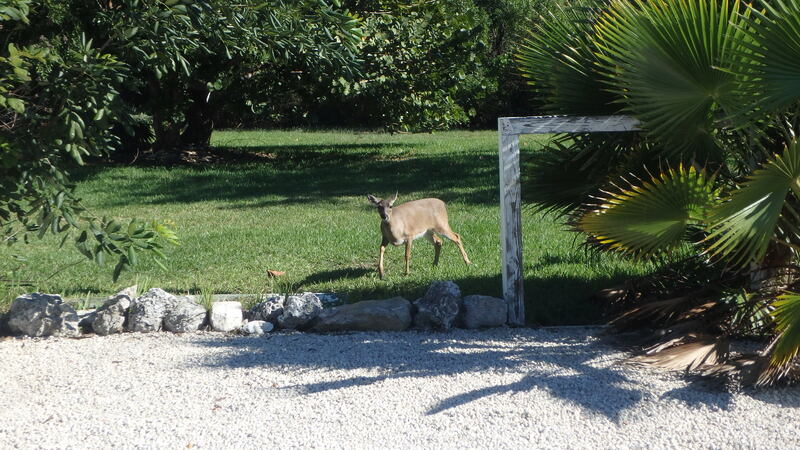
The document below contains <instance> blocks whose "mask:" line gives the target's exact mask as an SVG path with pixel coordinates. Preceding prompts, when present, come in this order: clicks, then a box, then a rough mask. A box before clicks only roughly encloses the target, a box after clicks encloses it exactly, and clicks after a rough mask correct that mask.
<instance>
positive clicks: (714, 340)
mask: <svg viewBox="0 0 800 450" xmlns="http://www.w3.org/2000/svg"><path fill="white" fill-rule="evenodd" d="M667 344H668V346H665V345H658V346H655V347H654V348H653V349H651V350H650V351H648V352H646V353H645V354H643V355H639V356H635V357H633V358H631V359H630V362H632V363H635V364H643V365H648V366H654V367H661V368H664V369H670V370H685V371H687V372H688V371H692V370H695V369H702V368H706V367H710V366H713V365H715V364H719V363H720V362H722V361H725V360H726V359H727V357H728V354H729V351H730V350H729V343H728V341H727V340H726V339H720V338H718V337H716V336H708V335H696V334H688V335H686V336H683V337H681V338H676V339H674V340H671V341H670V342H669V343H667Z"/></svg>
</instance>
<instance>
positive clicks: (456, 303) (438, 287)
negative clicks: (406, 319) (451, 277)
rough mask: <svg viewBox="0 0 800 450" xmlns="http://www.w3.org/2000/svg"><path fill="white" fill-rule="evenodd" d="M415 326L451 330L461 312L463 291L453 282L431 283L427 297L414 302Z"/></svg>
mask: <svg viewBox="0 0 800 450" xmlns="http://www.w3.org/2000/svg"><path fill="white" fill-rule="evenodd" d="M414 309H415V311H416V313H415V315H414V326H416V327H417V328H423V329H440V330H449V329H450V328H452V327H453V325H454V324H455V322H456V319H457V318H458V314H459V312H460V311H461V289H460V288H459V287H458V285H457V284H455V283H453V282H452V281H435V282H433V283H431V286H430V287H429V288H428V292H426V293H425V296H424V297H422V298H420V299H418V300H417V301H415V302H414Z"/></svg>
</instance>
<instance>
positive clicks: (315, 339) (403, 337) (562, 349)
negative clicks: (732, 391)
mask: <svg viewBox="0 0 800 450" xmlns="http://www.w3.org/2000/svg"><path fill="white" fill-rule="evenodd" d="M565 334H566V335H567V336H565ZM487 341H494V342H497V345H491V344H489V345H487ZM200 345H205V346H209V347H217V348H220V347H224V348H226V349H228V350H229V351H228V352H226V355H225V357H224V358H223V359H221V360H220V359H215V360H209V361H206V365H208V366H211V367H221V368H258V367H264V368H274V369H277V370H281V371H284V372H292V371H297V372H298V373H301V372H305V371H309V370H320V369H323V370H326V371H327V370H344V371H350V370H368V371H370V372H372V373H373V374H370V375H360V376H350V377H348V375H347V374H346V373H345V374H344V375H339V376H344V377H345V378H343V379H332V378H336V377H337V375H336V374H331V375H328V376H326V377H327V378H329V379H331V380H330V381H319V382H315V383H309V384H298V385H295V386H289V387H288V388H289V389H293V390H297V391H299V392H301V393H304V394H315V393H319V392H324V391H329V390H338V389H348V388H353V387H358V386H367V385H371V384H373V383H378V382H381V381H383V380H387V379H402V378H430V377H453V378H452V379H453V380H455V376H457V375H459V374H465V373H475V372H479V373H485V374H486V375H487V378H488V379H491V378H492V377H493V375H495V374H509V373H518V374H519V375H520V378H519V380H518V381H515V382H513V383H510V384H498V385H495V386H489V387H484V388H481V389H476V390H472V391H469V392H464V393H462V394H458V395H455V396H451V397H448V398H444V399H441V400H439V401H438V402H437V403H436V404H434V405H432V406H431V407H430V409H429V410H428V412H427V414H428V415H434V414H438V413H441V412H443V411H447V410H449V409H452V408H457V407H459V406H461V405H464V404H467V403H470V402H473V401H476V400H479V399H482V398H485V397H491V396H494V395H497V394H504V393H515V392H525V391H536V390H543V391H546V392H548V393H549V394H550V395H551V396H553V397H555V398H559V399H562V400H565V401H567V402H569V403H571V404H573V405H576V406H579V407H580V408H582V409H583V410H584V411H585V412H586V413H587V414H591V415H594V414H597V415H602V416H604V417H606V418H608V419H609V420H611V421H613V422H615V423H617V422H619V419H620V415H621V414H622V413H623V412H625V411H626V410H629V409H631V408H633V407H635V406H636V405H637V404H638V403H640V402H642V401H644V400H647V401H650V402H652V401H658V399H656V398H654V397H653V396H652V395H650V393H649V392H647V391H646V389H645V388H637V387H635V385H634V383H635V380H631V379H629V378H628V376H627V374H626V372H625V371H622V370H619V368H618V367H617V366H612V367H608V368H603V367H597V365H604V364H603V363H600V364H596V363H594V362H593V361H594V360H595V359H599V358H604V357H607V356H608V355H609V354H610V353H613V352H614V350H613V349H612V348H610V347H608V346H606V345H603V344H599V343H597V342H596V341H594V340H592V339H588V338H587V336H586V335H583V334H581V332H577V333H576V332H571V331H570V332H566V333H565V332H564V331H561V330H559V331H554V330H531V329H518V330H509V329H497V330H488V331H485V332H466V331H462V330H455V331H453V332H450V333H427V332H414V331H409V332H403V333H352V334H337V335H320V334H311V333H291V334H284V333H278V334H273V335H269V336H268V337H265V338H246V337H238V338H234V339H208V340H206V341H202V342H201V343H200ZM453 382H455V381H453ZM688 389H689V388H687V390H677V391H672V392H670V393H669V394H668V397H669V398H672V399H674V400H679V401H682V402H685V403H687V404H690V405H696V404H697V403H702V404H705V405H713V406H717V407H720V408H727V405H728V403H729V400H730V396H729V395H728V394H725V393H722V392H718V393H714V392H709V393H705V395H700V396H697V395H694V394H695V393H691V394H690V393H689V392H688ZM662 398H663V397H662ZM698 398H699V400H698Z"/></svg>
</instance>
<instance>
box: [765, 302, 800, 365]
mask: <svg viewBox="0 0 800 450" xmlns="http://www.w3.org/2000/svg"><path fill="white" fill-rule="evenodd" d="M773 306H774V307H775V311H773V313H772V315H773V317H774V318H775V329H776V331H777V332H778V340H777V342H776V343H775V348H774V350H773V351H772V357H771V359H770V366H773V367H782V366H786V365H787V364H789V363H790V362H791V361H792V360H793V359H794V358H795V357H797V355H798V353H800V294H796V293H794V292H787V293H785V294H783V295H781V296H780V297H778V300H777V301H776V302H775V303H774V304H773Z"/></svg>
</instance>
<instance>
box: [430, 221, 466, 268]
mask: <svg viewBox="0 0 800 450" xmlns="http://www.w3.org/2000/svg"><path fill="white" fill-rule="evenodd" d="M437 233H439V234H440V235H442V236H444V237H446V238H447V239H450V240H451V241H453V242H455V243H456V245H457V246H458V250H459V251H460V252H461V257H462V258H464V263H465V264H472V262H471V261H470V260H469V256H467V251H466V250H464V244H463V243H462V242H461V236H459V235H458V233H456V232H454V231H453V230H451V229H450V228H449V227H448V228H446V229H445V228H442V229H441V230H437Z"/></svg>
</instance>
